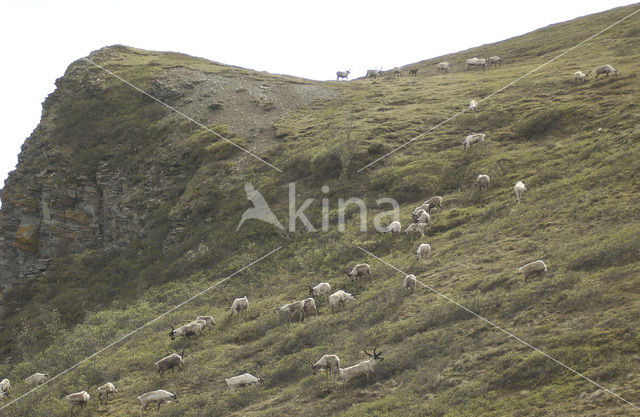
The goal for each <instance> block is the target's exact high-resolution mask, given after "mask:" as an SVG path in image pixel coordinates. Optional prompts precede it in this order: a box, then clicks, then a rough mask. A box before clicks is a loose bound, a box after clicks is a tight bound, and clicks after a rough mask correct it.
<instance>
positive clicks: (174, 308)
mask: <svg viewBox="0 0 640 417" xmlns="http://www.w3.org/2000/svg"><path fill="white" fill-rule="evenodd" d="M281 248H282V246H278V247H277V248H276V249H274V250H272V251H271V252H269V253H267V254H266V255H264V256H262V257H261V258H258V259H256V260H255V261H253V262H251V263H250V264H249V265H246V266H244V267H243V268H241V269H239V270H237V271H236V272H234V273H233V274H231V275H229V276H227V277H226V278H223V279H221V280H220V281H218V282H216V283H215V284H213V285H211V286H209V287H207V288H205V289H204V290H202V291H200V292H199V293H197V294H196V295H194V296H193V297H191V298H189V299H187V300H185V301H183V302H181V303H180V304H178V305H176V306H175V307H173V308H171V309H170V310H168V311H165V312H164V313H162V314H161V315H159V316H157V317H156V318H154V319H153V320H151V321H148V322H147V323H145V324H143V325H142V326H140V327H138V328H137V329H135V330H132V331H131V332H129V333H127V334H126V335H124V336H122V337H121V338H119V339H118V340H116V341H115V342H112V343H110V344H109V345H107V346H105V347H103V348H102V349H100V350H99V351H97V352H95V353H93V354H92V355H90V356H87V357H86V358H84V359H83V360H81V361H80V362H78V363H76V364H75V365H73V366H71V367H70V368H68V369H66V370H64V371H62V372H60V373H59V374H57V375H56V376H54V377H53V378H49V379H47V380H46V381H45V382H43V383H42V384H41V385H38V386H37V387H35V388H33V389H32V390H31V391H27V392H25V393H24V394H22V395H21V396H19V397H18V398H16V399H15V400H13V401H11V402H9V403H7V404H5V405H3V406H2V407H0V410H3V409H5V408H7V407H9V406H10V405H11V404H13V403H15V402H16V401H19V400H20V399H22V398H24V397H26V396H27V395H29V394H31V393H32V392H35V391H36V390H38V389H40V388H41V387H43V386H44V385H46V384H48V383H49V382H51V381H53V380H54V379H56V378H58V377H60V376H62V375H64V374H66V373H68V372H70V371H72V370H73V369H75V368H77V367H78V366H80V365H82V364H83V363H85V362H87V361H89V360H91V359H92V358H94V357H96V356H98V355H99V354H101V353H102V352H104V351H105V350H107V349H109V348H111V347H113V346H115V345H116V344H118V343H120V342H122V341H123V340H125V339H127V338H129V337H131V336H133V335H134V334H136V333H138V332H139V331H140V330H142V329H144V328H145V327H148V326H149V325H150V324H152V323H155V322H156V321H158V320H160V319H161V318H163V317H164V316H166V315H167V314H170V313H172V312H174V311H176V310H177V309H179V308H180V307H182V306H183V305H185V304H187V303H189V302H190V301H193V300H195V299H196V298H198V297H200V296H201V295H202V294H204V293H206V292H208V291H210V290H212V289H214V288H215V287H217V286H218V285H220V284H222V283H224V282H225V281H227V280H229V279H231V278H233V277H234V276H235V275H237V274H239V273H240V272H242V271H244V270H245V269H247V268H249V267H251V266H253V265H255V264H256V263H258V262H260V261H262V260H263V259H265V258H267V257H268V256H271V255H273V254H274V253H276V252H277V251H279V250H280V249H281Z"/></svg>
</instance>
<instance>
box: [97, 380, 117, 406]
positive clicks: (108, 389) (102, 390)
mask: <svg viewBox="0 0 640 417" xmlns="http://www.w3.org/2000/svg"><path fill="white" fill-rule="evenodd" d="M117 392H118V389H117V388H116V387H115V385H113V384H112V383H111V382H107V383H106V384H104V385H102V386H99V387H98V401H100V404H102V396H103V395H104V396H105V401H104V403H105V404H108V403H109V394H111V395H112V396H114V397H115V396H116V393H117Z"/></svg>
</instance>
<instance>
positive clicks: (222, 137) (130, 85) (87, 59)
mask: <svg viewBox="0 0 640 417" xmlns="http://www.w3.org/2000/svg"><path fill="white" fill-rule="evenodd" d="M82 59H83V60H85V61H87V62H89V63H90V64H92V65H95V66H96V67H98V68H100V69H101V70H102V71H104V72H106V73H107V74H109V75H111V76H112V77H115V78H117V79H118V80H120V81H122V82H123V83H125V84H126V85H128V86H129V87H131V88H133V89H135V90H137V91H139V92H141V93H142V94H144V95H145V96H147V97H149V98H151V99H152V100H155V101H157V102H158V103H160V104H162V105H163V106H165V107H166V108H168V109H169V110H171V111H173V112H175V113H177V114H179V115H180V116H182V117H184V118H185V119H187V120H189V121H191V122H193V123H195V124H197V125H198V126H200V127H201V128H203V129H205V130H206V131H207V132H209V133H213V134H214V135H216V136H217V137H219V138H220V139H222V140H226V141H227V142H229V143H230V144H231V145H233V146H235V147H236V148H238V149H240V150H241V151H242V152H245V153H247V154H249V155H251V156H253V157H254V158H256V159H257V160H259V161H261V162H262V163H264V164H266V165H269V166H270V167H271V168H273V169H275V170H276V171H278V172H282V170H281V169H280V168H277V167H275V166H273V165H272V164H270V163H269V162H267V161H265V160H264V159H262V158H260V157H259V156H257V155H255V154H254V153H252V152H251V151H248V150H246V149H245V148H243V147H242V146H240V145H237V144H235V143H233V142H232V141H230V140H229V139H227V138H225V137H224V136H222V135H221V134H219V133H217V132H214V131H213V130H211V129H209V128H208V127H207V126H205V125H203V124H202V123H200V122H199V121H197V120H195V119H194V118H192V117H189V116H187V115H186V114H184V113H183V112H181V111H180V110H178V109H176V108H175V107H173V106H170V105H169V104H167V103H165V102H164V101H162V100H160V99H158V98H156V97H154V96H152V95H151V94H149V93H147V92H146V91H144V90H143V89H141V88H139V87H137V86H135V85H133V84H131V83H130V82H129V81H127V80H125V79H124V78H122V77H120V76H119V75H116V74H114V73H113V72H111V71H109V70H108V69H106V68H105V67H102V66H100V65H98V64H96V63H95V62H93V61H92V60H90V59H89V58H82Z"/></svg>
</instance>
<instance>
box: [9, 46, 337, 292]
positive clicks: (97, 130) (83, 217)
mask: <svg viewBox="0 0 640 417" xmlns="http://www.w3.org/2000/svg"><path fill="white" fill-rule="evenodd" d="M167 56H169V57H170V58H171V64H170V65H167V67H164V66H162V64H161V63H162V62H163V59H165V57H167ZM132 57H133V59H131V58H132ZM90 59H91V60H92V61H94V62H98V63H100V65H103V66H106V67H111V68H112V69H114V71H115V72H116V73H120V74H123V76H124V77H128V78H129V80H131V79H132V78H131V77H133V78H135V79H133V81H134V82H135V83H136V84H138V85H141V86H142V87H143V88H145V89H146V90H147V91H149V92H150V93H151V94H153V95H154V96H156V97H157V98H158V99H160V100H161V101H163V102H165V103H169V104H170V105H172V106H173V107H175V108H178V109H179V110H180V111H182V112H184V113H185V114H188V115H189V116H190V117H193V118H195V119H196V120H198V121H199V122H201V123H204V124H206V125H207V126H209V125H224V126H227V128H228V129H229V130H230V131H231V132H232V134H233V135H235V136H241V137H243V138H244V139H246V140H247V141H248V143H249V145H248V146H249V147H250V148H251V149H254V150H256V149H260V148H262V147H264V146H266V145H268V144H269V142H270V141H273V140H274V139H275V129H274V128H273V123H274V122H275V121H276V120H278V119H279V118H280V117H282V116H283V115H285V114H287V113H288V112H290V111H292V110H294V109H295V108H297V107H298V106H300V105H306V104H309V103H311V102H312V101H313V100H315V99H318V98H321V99H322V98H329V97H331V96H333V95H334V92H333V91H331V90H330V89H328V88H327V87H324V86H321V85H320V84H319V83H314V82H310V81H305V80H300V79H295V78H291V77H281V76H273V75H270V74H263V73H255V72H251V71H247V70H243V69H239V68H233V67H225V66H222V65H218V64H215V63H211V62H209V61H204V60H200V59H196V58H192V57H188V56H178V55H177V54H164V53H154V52H148V51H140V50H135V49H132V48H127V47H123V46H115V47H109V48H104V49H101V50H99V51H96V52H94V53H92V54H91V56H90ZM177 59H180V60H181V61H180V62H181V64H182V65H176V64H175V62H176V60H177ZM190 64H193V67H190ZM201 68H203V69H201ZM56 86H57V88H56V91H55V92H54V93H52V94H51V95H50V96H49V97H48V98H47V100H46V101H45V103H44V104H43V113H42V118H41V122H40V124H39V125H38V127H37V128H36V129H35V130H34V132H33V133H32V135H31V136H30V137H29V138H28V139H27V140H26V142H25V143H24V145H23V147H22V150H21V153H20V156H19V162H18V166H17V169H16V170H15V171H13V172H12V173H11V174H10V175H9V178H8V179H7V181H6V185H5V188H4V189H3V190H2V191H1V192H0V198H1V199H2V208H1V209H0V288H3V287H7V286H10V285H12V284H13V283H16V282H18V281H20V280H21V279H23V278H25V277H30V276H37V275H38V274H41V273H42V272H44V271H46V269H47V266H48V264H49V262H50V260H51V259H52V258H54V257H57V256H64V255H67V254H70V253H75V252H79V251H83V250H86V249H94V250H120V249H123V248H125V247H126V246H127V245H128V244H129V243H130V242H131V240H132V239H137V238H141V237H143V236H145V234H146V233H147V231H148V230H147V228H148V226H147V225H146V220H147V218H148V217H149V215H150V212H151V211H152V210H153V209H154V207H157V206H158V205H159V204H161V203H166V202H169V201H176V197H180V195H181V193H183V192H184V189H185V187H186V185H187V183H188V181H189V179H190V178H191V176H193V174H194V172H195V170H196V169H197V166H194V165H197V164H194V162H193V161H194V160H196V159H197V158H198V153H199V152H200V151H201V150H199V149H195V148H194V147H193V145H192V144H189V143H187V142H186V141H185V140H184V138H185V137H186V136H189V134H191V133H192V132H194V131H196V130H198V129H199V128H198V126H196V125H195V124H193V123H192V122H188V121H186V120H185V119H184V118H182V117H180V116H178V115H176V114H175V113H173V112H171V111H169V110H168V109H167V108H165V107H164V106H162V105H161V104H159V103H157V102H154V101H153V100H150V99H149V98H147V97H145V96H144V95H142V94H141V93H139V92H137V91H135V90H133V89H132V88H131V87H129V86H127V85H125V84H123V83H122V82H120V81H118V80H115V79H114V78H113V77H111V76H109V75H107V74H106V73H104V72H103V71H102V70H100V69H98V68H96V67H95V66H93V65H91V64H90V63H88V62H85V61H83V60H80V61H77V62H75V63H73V64H71V65H70V67H69V68H68V69H67V71H66V73H65V75H64V76H63V77H62V78H60V79H58V80H57V81H56ZM132 113H135V117H131V115H132ZM200 153H201V152H200ZM235 157H238V158H245V159H246V155H244V154H242V155H235ZM243 160H244V159H243ZM238 166H242V164H235V165H234V169H237V168H235V167H238ZM170 221H171V223H173V224H176V225H179V224H180V219H171V220H170ZM176 227H179V226H176Z"/></svg>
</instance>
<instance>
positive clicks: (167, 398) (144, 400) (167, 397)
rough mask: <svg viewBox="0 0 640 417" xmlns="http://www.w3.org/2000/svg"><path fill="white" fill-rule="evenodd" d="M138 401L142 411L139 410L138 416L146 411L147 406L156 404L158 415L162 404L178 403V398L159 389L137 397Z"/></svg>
mask: <svg viewBox="0 0 640 417" xmlns="http://www.w3.org/2000/svg"><path fill="white" fill-rule="evenodd" d="M138 401H140V404H141V405H142V409H141V410H140V415H141V416H142V413H144V411H145V410H146V409H147V406H148V405H149V404H152V403H157V404H158V413H160V406H161V405H162V404H164V403H170V402H174V403H177V402H178V396H177V395H176V394H173V393H171V392H169V391H165V390H163V389H159V390H157V391H150V392H147V393H146V394H142V395H141V396H139V397H138Z"/></svg>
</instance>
